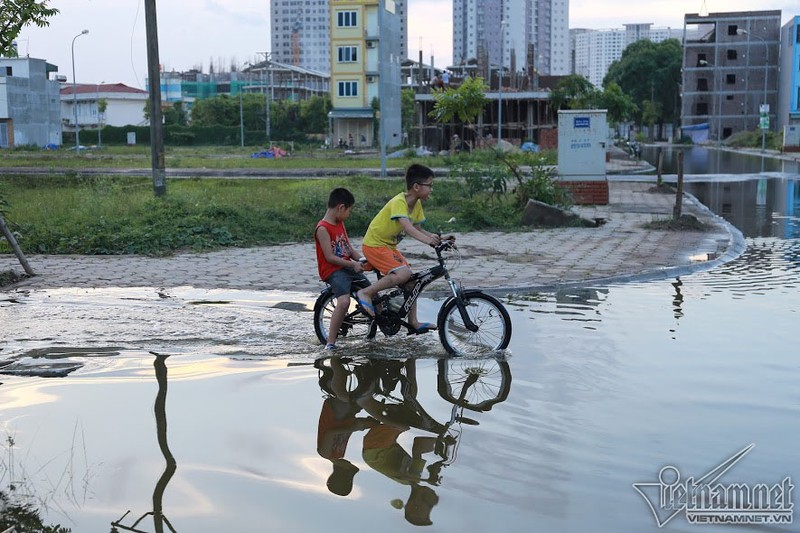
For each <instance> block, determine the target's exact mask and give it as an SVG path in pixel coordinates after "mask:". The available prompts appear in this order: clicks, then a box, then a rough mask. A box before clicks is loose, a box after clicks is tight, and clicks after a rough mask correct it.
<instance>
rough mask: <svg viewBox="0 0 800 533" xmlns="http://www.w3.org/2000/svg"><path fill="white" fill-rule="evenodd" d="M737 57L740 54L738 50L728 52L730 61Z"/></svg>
mask: <svg viewBox="0 0 800 533" xmlns="http://www.w3.org/2000/svg"><path fill="white" fill-rule="evenodd" d="M737 55H738V54H737V53H736V50H728V59H730V60H734V59H737Z"/></svg>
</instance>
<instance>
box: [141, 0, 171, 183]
mask: <svg viewBox="0 0 800 533" xmlns="http://www.w3.org/2000/svg"><path fill="white" fill-rule="evenodd" d="M144 18H145V29H146V33H147V74H148V78H149V82H150V83H149V85H150V86H149V87H148V89H149V93H150V160H151V165H152V169H153V192H154V193H155V195H156V196H157V197H158V196H164V195H166V194H167V178H166V170H165V162H164V125H163V124H162V118H161V117H162V113H161V65H160V63H159V58H158V20H157V17H156V0H144Z"/></svg>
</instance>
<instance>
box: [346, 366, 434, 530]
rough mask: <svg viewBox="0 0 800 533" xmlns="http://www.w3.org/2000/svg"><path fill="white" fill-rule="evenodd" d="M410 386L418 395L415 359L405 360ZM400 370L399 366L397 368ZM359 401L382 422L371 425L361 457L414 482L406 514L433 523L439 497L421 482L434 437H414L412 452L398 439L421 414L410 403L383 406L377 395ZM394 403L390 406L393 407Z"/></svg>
mask: <svg viewBox="0 0 800 533" xmlns="http://www.w3.org/2000/svg"><path fill="white" fill-rule="evenodd" d="M404 366H405V367H406V376H407V379H408V383H407V387H408V389H407V390H408V391H409V392H410V396H411V397H412V398H413V397H416V393H417V383H416V367H415V364H414V361H413V359H410V360H408V361H406V363H405V365H404ZM398 370H399V369H398ZM358 401H359V404H360V405H361V406H362V407H364V409H366V410H367V412H369V413H370V414H371V415H372V416H374V417H375V418H376V419H378V420H379V421H380V422H381V424H380V425H377V426H375V427H373V428H372V429H370V430H369V431H368V432H367V434H366V435H365V436H364V447H363V450H362V454H361V455H362V457H363V458H364V461H365V462H366V463H367V464H368V465H369V466H370V467H371V468H372V469H373V470H375V471H377V472H380V473H381V474H383V475H385V476H386V477H388V478H391V479H393V480H395V481H397V482H398V483H400V484H403V485H411V494H410V495H409V497H408V501H407V502H406V505H405V517H406V520H408V521H409V522H410V523H412V524H414V525H418V526H426V525H430V524H432V523H433V522H432V521H431V519H430V514H431V510H432V509H433V507H434V506H435V505H436V504H437V503H438V502H439V497H438V496H437V495H436V493H435V492H434V491H433V489H431V488H430V487H426V486H422V485H420V484H419V483H420V481H422V471H423V469H424V468H425V460H424V459H423V458H422V455H423V454H425V453H428V452H432V451H433V450H434V446H435V444H436V439H435V438H434V437H421V436H418V437H414V442H413V444H412V446H411V455H409V454H408V452H406V450H405V449H404V448H403V447H402V446H401V445H400V444H399V443H398V442H397V439H398V438H399V437H400V435H401V434H402V433H403V432H404V431H406V430H408V429H409V425H408V424H407V422H411V421H415V420H417V419H418V418H419V416H418V414H417V413H415V412H414V410H413V408H412V407H411V405H410V403H406V402H404V403H403V404H400V405H393V406H388V405H387V406H384V404H383V403H381V402H378V401H377V400H375V398H374V397H371V396H370V397H368V398H360V399H359V400H358ZM390 407H391V408H390Z"/></svg>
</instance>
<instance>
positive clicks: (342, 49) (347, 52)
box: [336, 46, 358, 63]
mask: <svg viewBox="0 0 800 533" xmlns="http://www.w3.org/2000/svg"><path fill="white" fill-rule="evenodd" d="M336 51H337V53H338V56H339V63H353V62H355V61H358V47H357V46H337V47H336Z"/></svg>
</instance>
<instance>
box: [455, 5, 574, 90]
mask: <svg viewBox="0 0 800 533" xmlns="http://www.w3.org/2000/svg"><path fill="white" fill-rule="evenodd" d="M501 54H502V61H501ZM482 57H483V58H485V60H486V61H488V63H489V65H498V64H500V63H501V62H502V64H503V66H504V67H506V68H510V67H511V65H512V57H513V58H514V61H513V63H514V65H515V67H516V70H517V71H521V70H522V69H523V68H525V65H526V64H528V62H529V60H531V61H532V63H533V67H534V68H535V69H536V70H537V71H538V73H539V74H543V75H563V74H567V73H568V72H569V66H570V62H569V1H568V0H453V64H454V65H463V64H466V63H468V62H469V61H471V60H476V61H480V60H481V58H482Z"/></svg>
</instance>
